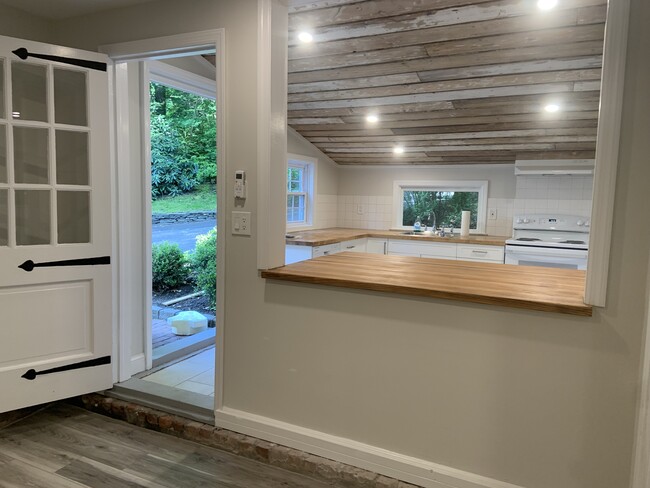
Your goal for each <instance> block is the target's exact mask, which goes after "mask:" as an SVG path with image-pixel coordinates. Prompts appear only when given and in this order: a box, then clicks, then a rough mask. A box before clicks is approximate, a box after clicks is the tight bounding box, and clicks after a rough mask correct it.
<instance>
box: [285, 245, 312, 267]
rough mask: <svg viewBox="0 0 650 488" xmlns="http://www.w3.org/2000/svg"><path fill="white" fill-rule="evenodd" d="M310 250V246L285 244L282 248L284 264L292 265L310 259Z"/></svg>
mask: <svg viewBox="0 0 650 488" xmlns="http://www.w3.org/2000/svg"><path fill="white" fill-rule="evenodd" d="M311 250H312V248H311V246H296V245H295V244H287V245H286V246H285V248H284V264H293V263H297V262H298V261H304V260H306V259H311Z"/></svg>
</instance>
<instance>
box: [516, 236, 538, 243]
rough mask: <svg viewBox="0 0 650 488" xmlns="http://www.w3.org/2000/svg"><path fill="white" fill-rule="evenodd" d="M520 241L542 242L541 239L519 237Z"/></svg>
mask: <svg viewBox="0 0 650 488" xmlns="http://www.w3.org/2000/svg"><path fill="white" fill-rule="evenodd" d="M517 240H518V241H524V242H534V241H541V239H537V238H535V237H518V238H517Z"/></svg>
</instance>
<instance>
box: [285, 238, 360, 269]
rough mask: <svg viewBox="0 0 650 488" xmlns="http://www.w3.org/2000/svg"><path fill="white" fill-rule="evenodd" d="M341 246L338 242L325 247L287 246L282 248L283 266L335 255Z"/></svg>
mask: <svg viewBox="0 0 650 488" xmlns="http://www.w3.org/2000/svg"><path fill="white" fill-rule="evenodd" d="M359 240H360V239H359ZM350 242H352V241H350ZM341 244H342V243H340V242H337V243H335V244H327V245H325V246H298V245H295V244H287V245H286V246H285V248H284V264H293V263H297V262H298V261H305V260H307V259H311V258H317V257H319V256H327V255H328V254H336V253H337V252H341ZM357 252H364V251H357Z"/></svg>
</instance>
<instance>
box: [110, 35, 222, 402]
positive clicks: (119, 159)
mask: <svg viewBox="0 0 650 488" xmlns="http://www.w3.org/2000/svg"><path fill="white" fill-rule="evenodd" d="M100 51H101V52H103V53H105V54H107V55H108V56H109V57H110V58H111V59H112V60H113V62H114V63H115V76H114V80H113V83H114V85H113V87H112V88H113V90H112V94H113V96H114V97H115V98H114V103H113V107H114V113H113V114H112V115H113V120H114V121H115V124H116V128H115V134H114V136H115V137H114V139H113V144H112V147H113V152H114V154H113V155H112V156H113V157H112V160H113V167H114V169H115V170H117V174H116V177H115V182H116V184H115V188H114V192H115V201H116V202H118V208H117V209H116V212H115V215H116V222H117V223H116V229H117V234H118V236H120V237H119V238H118V241H117V244H116V253H115V255H116V261H117V264H118V268H119V269H121V267H122V261H123V257H124V256H125V255H128V252H129V248H128V246H126V245H125V243H124V242H123V239H122V237H121V236H122V234H123V232H120V230H121V229H122V227H123V222H124V221H125V220H126V219H128V215H129V213H131V212H132V208H133V207H131V208H129V206H128V205H125V204H124V197H125V196H126V197H128V195H120V200H119V201H118V198H117V193H119V190H120V188H128V182H127V181H124V180H125V176H124V175H125V173H124V172H122V171H119V168H120V166H125V165H128V164H130V161H129V126H128V125H129V121H128V116H127V115H128V114H127V113H126V109H128V101H127V100H126V99H125V98H124V96H122V95H123V94H124V93H125V92H126V83H127V81H128V80H127V79H126V77H125V76H123V75H121V73H120V64H119V63H123V62H126V61H145V60H151V59H160V58H168V57H180V56H185V55H188V54H198V53H212V52H215V51H216V53H217V55H216V101H217V128H218V129H217V140H216V144H217V148H218V150H217V235H218V236H221V237H220V238H218V239H217V270H218V272H217V309H216V326H217V330H216V358H215V375H216V377H215V408H221V405H222V402H223V338H224V317H225V311H224V305H225V272H226V269H225V241H226V239H225V235H226V228H225V220H226V219H225V214H224V212H225V209H226V198H225V195H226V174H227V172H226V161H227V158H226V145H225V141H226V137H225V131H226V130H227V127H226V125H225V112H226V97H225V80H226V78H225V66H226V59H225V55H226V49H225V30H224V29H213V30H207V31H200V32H193V33H187V34H179V35H174V36H166V37H158V38H153V39H144V40H140V41H132V42H124V43H119V44H110V45H106V46H101V47H100ZM145 112H146V111H145ZM133 163H137V164H140V163H141V161H136V162H133ZM145 190H146V189H145ZM131 202H132V203H136V207H135V208H140V209H141V210H142V211H145V212H146V208H147V207H146V203H145V202H140V204H139V205H138V204H137V202H133V200H131ZM120 203H121V204H122V205H120ZM149 213H150V212H149ZM145 218H149V219H151V216H150V215H149V216H148V217H147V215H146V213H145ZM145 240H147V239H145ZM147 244H148V245H149V246H150V244H151V243H150V242H149V243H146V242H145V243H144V245H147ZM148 254H150V253H145V256H146V255H148ZM149 259H150V257H149ZM118 273H119V271H118ZM119 275H120V276H118V278H117V280H116V281H117V293H116V296H117V300H118V301H117V305H116V307H117V310H118V313H117V326H116V328H117V331H116V338H117V342H116V345H115V346H114V347H115V348H116V349H117V351H115V355H116V357H117V358H118V361H117V362H118V363H119V364H118V372H117V376H116V378H115V380H116V381H125V380H127V379H129V378H130V377H131V375H132V373H131V371H132V369H131V361H132V351H131V347H130V346H131V344H130V342H131V340H130V337H131V336H130V334H131V327H133V326H134V324H133V321H132V320H128V317H127V316H126V314H125V311H124V310H122V308H121V306H120V304H121V303H122V302H123V300H126V299H127V297H128V296H130V294H132V285H131V284H130V283H129V282H128V281H127V280H125V279H124V278H123V277H122V276H121V273H119ZM145 313H146V314H147V316H148V318H149V320H150V319H151V310H148V311H147V310H145ZM149 340H150V338H149ZM145 347H146V346H145Z"/></svg>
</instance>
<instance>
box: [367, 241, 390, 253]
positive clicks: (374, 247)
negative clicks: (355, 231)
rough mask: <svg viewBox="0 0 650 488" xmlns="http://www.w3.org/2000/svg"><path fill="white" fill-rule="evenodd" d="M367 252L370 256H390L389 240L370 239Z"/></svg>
mask: <svg viewBox="0 0 650 488" xmlns="http://www.w3.org/2000/svg"><path fill="white" fill-rule="evenodd" d="M366 252H367V253H370V254H388V239H378V238H376V237H368V242H367V243H366Z"/></svg>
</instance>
